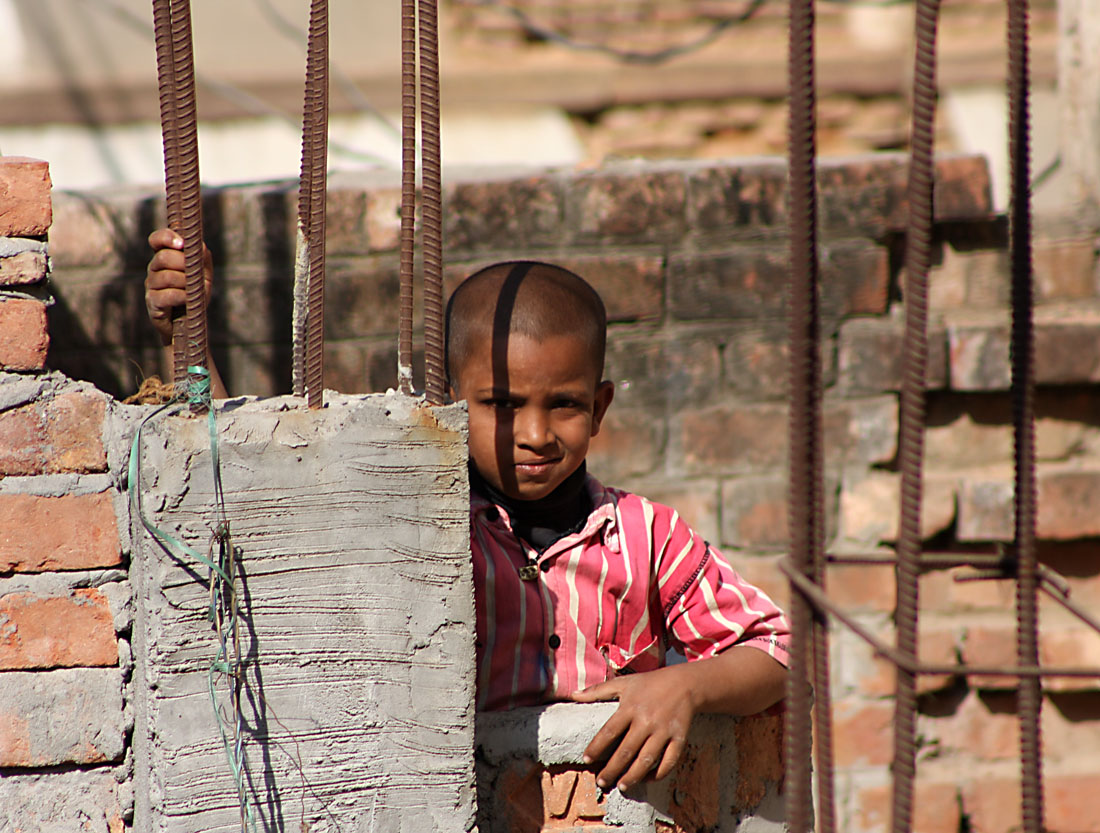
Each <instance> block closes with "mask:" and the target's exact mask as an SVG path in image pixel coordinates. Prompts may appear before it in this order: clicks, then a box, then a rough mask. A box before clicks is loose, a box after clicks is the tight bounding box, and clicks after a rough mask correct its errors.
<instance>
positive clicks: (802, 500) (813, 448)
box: [786, 0, 835, 833]
mask: <svg viewBox="0 0 1100 833" xmlns="http://www.w3.org/2000/svg"><path fill="white" fill-rule="evenodd" d="M813 26H814V9H813V2H812V0H791V3H790V35H789V55H788V77H789V78H790V123H789V131H790V162H789V168H788V190H789V202H790V264H791V266H790V268H791V279H790V305H789V320H788V325H789V336H788V337H789V350H790V405H789V407H790V414H789V419H790V423H789V453H790V459H789V466H790V488H789V507H788V518H789V528H790V530H791V533H790V535H791V559H792V561H794V563H795V569H796V570H797V571H798V572H799V573H800V574H801V575H803V576H805V577H806V578H807V579H808V580H810V581H811V582H812V583H813V585H814V586H821V585H822V584H823V580H824V567H825V555H824V546H823V540H824V525H823V516H824V513H823V511H822V510H823V488H822V475H823V471H822V456H821V368H820V363H819V362H820V359H819V353H818V343H819V327H820V325H819V310H818V302H817V285H818V263H817V248H816V244H817V240H816V221H817V217H816V205H815V197H814V191H815V165H814V152H815V148H814V66H813V59H814V39H813ZM791 649H792V650H791V669H790V675H789V687H788V709H787V723H786V745H787V754H786V759H787V775H786V778H787V794H788V796H789V797H790V803H789V807H790V812H789V815H788V824H789V827H790V830H791V831H792V833H808V831H810V830H812V829H813V815H814V814H813V795H812V793H813V790H812V782H811V771H810V756H811V735H812V723H811V692H810V686H809V685H808V681H809V679H810V678H811V676H812V679H813V681H814V684H815V686H816V687H817V708H816V720H817V730H818V731H817V739H818V744H817V753H816V764H817V776H818V794H819V803H820V812H819V822H820V827H819V829H820V830H821V831H822V833H832V831H833V830H834V829H835V816H834V810H833V807H834V799H833V782H832V721H831V714H830V712H831V705H830V698H829V684H828V683H829V680H828V676H829V675H828V645H827V632H826V630H825V617H824V614H823V613H821V612H815V611H814V609H813V605H812V603H811V600H810V598H809V597H808V595H807V594H805V593H804V592H802V591H800V589H799V587H798V585H797V584H795V583H793V582H792V586H791ZM811 658H812V667H811Z"/></svg>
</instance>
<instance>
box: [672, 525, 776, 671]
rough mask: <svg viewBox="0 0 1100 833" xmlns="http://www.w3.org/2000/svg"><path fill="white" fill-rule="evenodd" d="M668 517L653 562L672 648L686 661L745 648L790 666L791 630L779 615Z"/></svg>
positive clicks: (757, 591) (763, 596)
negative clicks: (734, 648)
mask: <svg viewBox="0 0 1100 833" xmlns="http://www.w3.org/2000/svg"><path fill="white" fill-rule="evenodd" d="M667 511H668V512H669V513H670V517H669V519H668V524H667V527H666V529H667V539H665V541H664V546H662V547H661V549H660V550H659V551H658V552H655V556H656V557H657V577H658V586H659V588H660V597H661V604H662V608H663V613H664V618H665V626H666V628H667V632H668V634H669V636H670V638H671V639H672V642H673V644H674V645H675V646H676V647H677V648H679V649H680V650H682V651H683V653H684V655H685V656H686V657H687V658H688V659H689V660H696V659H704V658H706V657H712V656H715V655H716V654H719V653H721V652H722V651H724V650H726V649H727V648H731V647H733V646H734V645H746V646H750V647H753V648H758V649H760V650H761V651H764V652H766V653H767V654H768V655H769V656H771V657H773V658H774V659H776V660H778V661H779V662H781V663H782V664H783V665H784V666H786V665H788V664H789V660H788V641H789V637H790V626H789V625H788V623H787V618H786V617H785V616H784V615H783V612H782V611H781V610H780V609H779V607H778V606H777V605H776V604H775V602H773V601H772V600H771V599H770V598H769V597H768V595H767V594H766V593H764V591H762V590H760V589H759V588H758V587H755V586H753V585H752V584H749V583H748V582H747V581H745V580H744V579H743V578H741V576H740V575H738V574H737V572H736V571H735V570H734V569H733V567H732V566H731V565H730V563H729V561H728V560H727V559H726V557H725V556H724V555H723V554H722V553H721V552H719V551H718V550H717V549H716V548H715V547H712V546H711V545H710V544H708V543H707V542H706V541H704V540H703V538H702V537H701V536H700V535H699V534H698V533H696V532H695V531H694V530H693V529H691V527H689V526H688V525H687V524H686V523H684V522H683V521H682V520H681V519H680V517H679V516H678V515H677V514H676V513H675V512H672V510H667ZM654 531H655V532H656V531H657V530H656V529H655V530H654ZM656 540H657V539H655V541H656Z"/></svg>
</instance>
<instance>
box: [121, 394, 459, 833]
mask: <svg viewBox="0 0 1100 833" xmlns="http://www.w3.org/2000/svg"><path fill="white" fill-rule="evenodd" d="M327 400H328V401H327V403H326V407H325V408H324V409H322V410H320V411H308V410H306V409H305V408H304V407H303V406H302V404H301V401H300V400H294V399H292V398H284V399H273V400H264V401H261V402H242V401H231V402H230V403H227V406H226V407H225V408H224V409H223V410H221V411H220V412H219V413H218V416H217V425H218V438H219V447H220V455H221V473H222V484H223V488H224V494H225V503H226V510H225V511H226V519H227V520H228V522H229V525H230V528H231V531H232V537H233V543H234V545H235V546H236V547H239V548H240V557H239V560H238V570H239V577H238V579H237V591H238V593H239V596H240V605H241V618H240V628H241V629H240V645H241V655H242V657H243V658H244V659H245V661H246V666H245V668H244V671H243V674H242V677H241V711H242V718H243V724H242V738H243V743H244V753H245V760H246V769H245V773H244V776H243V782H244V784H245V789H246V792H247V794H248V796H249V800H250V803H251V805H252V809H253V812H254V813H255V814H256V817H257V824H258V826H259V827H260V828H261V829H267V828H268V827H270V829H282V826H286V827H288V828H289V827H291V826H293V827H294V828H295V829H296V828H297V827H298V825H299V821H300V819H301V818H303V817H304V818H305V820H306V821H307V823H309V824H310V825H312V828H313V829H317V830H321V829H337V828H338V829H341V830H364V831H366V830H370V831H379V832H380V831H409V832H410V833H412V831H416V833H419V831H423V830H433V831H466V830H468V829H469V828H470V827H471V826H472V825H473V817H474V790H473V684H474V673H473V672H474V667H473V666H474V663H473V648H474V645H473V628H474V618H473V588H472V578H471V570H470V558H469V526H468V515H469V495H468V486H467V481H466V457H467V451H466V443H465V430H464V429H465V413H464V410H463V409H462V408H459V407H451V408H428V407H425V406H423V404H422V403H418V402H417V401H416V400H413V399H410V398H407V397H401V396H397V395H386V396H370V397H342V396H339V395H329V396H328V397H327ZM209 445H210V438H209V434H208V431H207V423H206V419H205V418H204V417H202V418H197V419H196V418H190V417H170V418H168V419H167V420H165V421H163V422H158V423H154V424H153V426H151V428H150V429H149V430H148V433H147V434H146V435H145V437H144V439H143V449H142V461H141V467H142V487H143V491H142V501H143V507H144V508H145V511H146V513H147V514H149V515H150V516H151V519H152V520H153V522H155V523H156V524H157V525H158V526H159V527H160V528H162V529H164V530H166V531H168V532H171V534H173V535H177V536H180V537H181V538H183V539H184V540H186V541H188V542H189V543H190V544H191V545H192V546H193V547H194V548H195V549H196V550H198V551H199V552H202V553H203V554H205V553H207V551H208V548H209V542H210V538H211V530H212V529H213V528H214V527H215V525H216V524H217V516H216V514H215V513H214V511H213V507H214V493H213V482H212V481H213V478H212V474H211V472H212V467H211V463H210V456H209ZM135 526H137V524H136V523H135ZM208 573H209V571H208V569H207V568H206V567H204V566H202V565H201V564H197V563H196V562H194V561H193V560H192V559H190V558H188V557H185V558H183V559H182V560H180V559H178V558H176V557H174V556H172V555H170V554H168V553H167V552H165V551H164V549H162V548H161V547H160V546H158V545H156V544H155V543H153V542H152V541H151V540H150V538H149V536H148V535H146V536H145V537H144V539H143V540H142V541H141V543H140V545H138V544H137V543H136V544H135V556H134V565H133V570H132V578H131V581H132V582H133V584H134V588H135V599H136V607H137V612H136V619H135V624H134V631H133V638H134V643H135V644H134V655H135V657H136V663H137V665H136V668H135V682H134V686H135V691H136V695H135V696H136V697H137V699H138V715H137V720H136V728H135V740H134V743H135V751H136V760H135V775H136V779H137V781H136V782H135V792H136V794H137V806H136V808H135V829H156V830H158V831H165V833H168V831H179V832H180V833H185V831H206V830H212V829H222V828H223V827H225V828H229V827H232V826H234V825H239V823H240V822H239V807H238V799H237V792H236V785H235V782H234V777H233V775H232V774H231V772H230V768H229V765H228V763H227V760H226V753H225V750H224V747H223V744H222V740H221V736H220V730H219V726H218V720H217V718H216V716H215V707H214V704H213V702H212V698H211V693H210V682H209V677H208V674H209V668H210V666H211V663H212V661H213V660H214V659H215V658H216V656H217V655H218V641H217V639H216V635H215V633H214V631H213V629H212V627H211V624H210V622H209V620H208V619H207V611H208V607H209V592H208V589H207V580H208ZM214 690H215V698H214V699H216V701H217V703H218V706H217V707H218V709H219V710H220V711H221V713H222V714H223V715H224V714H229V713H230V712H231V705H230V703H231V698H230V683H229V680H227V679H226V678H225V677H224V675H221V674H217V673H216V674H215V675H214ZM226 732H227V735H228V736H229V737H230V738H232V736H233V733H234V726H233V724H232V721H228V722H227V724H226ZM231 742H232V741H231ZM143 825H144V826H145V827H144V828H143Z"/></svg>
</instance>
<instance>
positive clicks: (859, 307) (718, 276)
mask: <svg viewBox="0 0 1100 833" xmlns="http://www.w3.org/2000/svg"><path fill="white" fill-rule="evenodd" d="M787 261H788V254H787V251H786V250H785V249H777V248H775V247H774V246H748V245H745V246H740V247H738V248H737V249H735V250H732V251H725V252H721V253H718V254H707V255H695V254H690V255H689V254H678V255H674V256H672V257H670V258H669V264H668V285H669V312H670V313H671V315H672V316H673V317H674V318H676V319H678V320H711V319H731V318H732V319H735V320H752V321H753V322H756V323H759V322H761V321H765V320H768V319H771V320H774V321H782V320H783V319H784V316H785V315H786V306H787V294H788V293H787V286H788V276H789V273H790V265H789V264H788V262H787ZM888 273H889V257H888V252H887V250H886V248H885V247H883V246H878V245H875V244H874V243H871V242H867V241H858V242H853V241H838V242H836V243H833V244H830V245H828V246H825V247H823V248H822V253H821V287H822V288H821V296H822V297H821V308H822V314H823V315H824V316H826V317H839V316H845V315H858V314H864V313H882V312H885V310H886V302H887V293H888V289H889V274H888Z"/></svg>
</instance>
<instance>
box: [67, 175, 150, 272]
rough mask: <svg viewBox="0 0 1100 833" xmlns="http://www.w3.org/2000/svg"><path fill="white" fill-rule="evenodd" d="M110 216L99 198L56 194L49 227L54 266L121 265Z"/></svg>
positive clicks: (117, 266)
mask: <svg viewBox="0 0 1100 833" xmlns="http://www.w3.org/2000/svg"><path fill="white" fill-rule="evenodd" d="M112 219H114V218H113V217H112V212H111V211H110V208H109V206H107V205H106V204H105V203H104V202H102V201H99V200H89V199H82V198H80V197H77V196H70V195H67V194H65V193H64V192H61V193H60V194H58V198H57V221H56V222H55V223H54V225H53V228H52V229H50V259H51V260H52V261H53V265H54V268H55V269H58V268H62V269H63V268H65V267H69V266H93V267H100V266H101V267H104V268H119V267H121V266H122V263H121V258H120V257H119V252H118V246H117V245H116V241H115V231H114V226H113V224H112ZM150 253H151V250H150Z"/></svg>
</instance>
